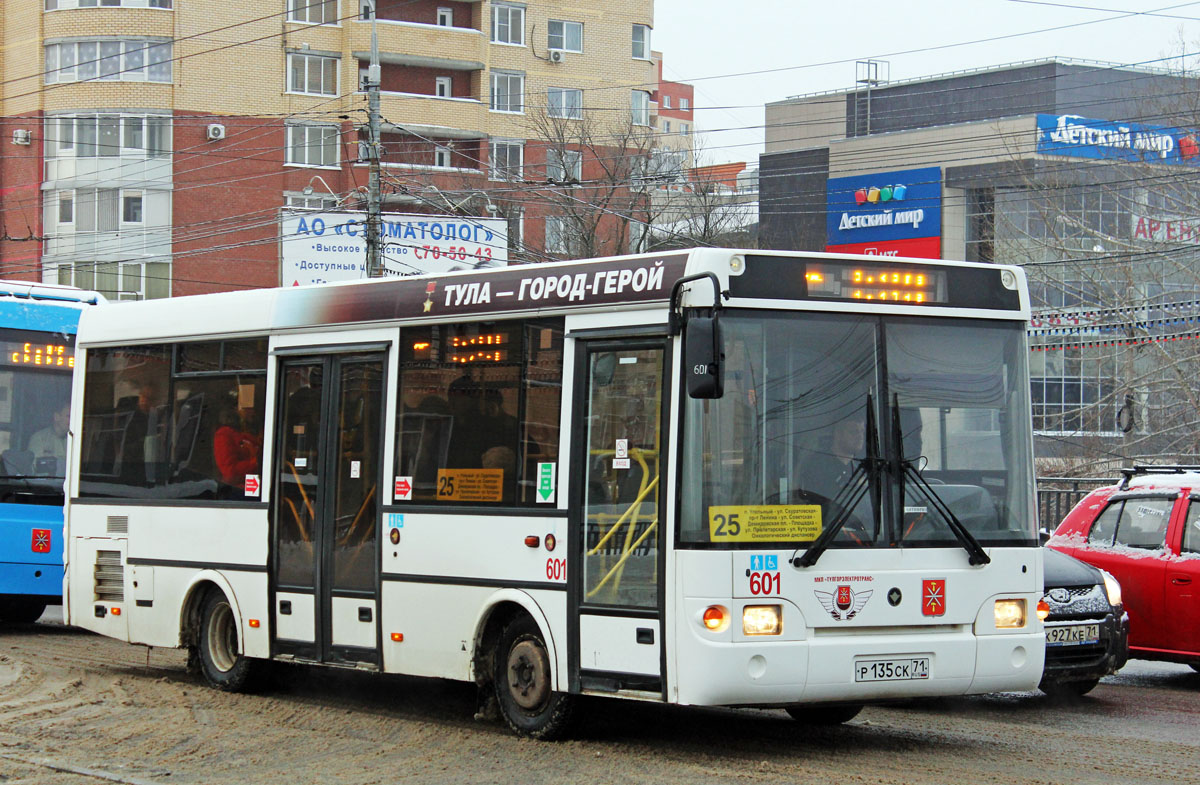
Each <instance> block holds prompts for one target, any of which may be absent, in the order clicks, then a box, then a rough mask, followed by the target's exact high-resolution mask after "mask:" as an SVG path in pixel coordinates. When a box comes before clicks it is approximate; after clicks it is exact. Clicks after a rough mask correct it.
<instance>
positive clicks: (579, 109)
mask: <svg viewBox="0 0 1200 785" xmlns="http://www.w3.org/2000/svg"><path fill="white" fill-rule="evenodd" d="M546 111H547V113H549V115H550V116H551V117H561V118H564V119H566V120H582V119H583V91H582V90H574V89H571V88H567V87H551V88H550V90H549V91H548V92H547V94H546Z"/></svg>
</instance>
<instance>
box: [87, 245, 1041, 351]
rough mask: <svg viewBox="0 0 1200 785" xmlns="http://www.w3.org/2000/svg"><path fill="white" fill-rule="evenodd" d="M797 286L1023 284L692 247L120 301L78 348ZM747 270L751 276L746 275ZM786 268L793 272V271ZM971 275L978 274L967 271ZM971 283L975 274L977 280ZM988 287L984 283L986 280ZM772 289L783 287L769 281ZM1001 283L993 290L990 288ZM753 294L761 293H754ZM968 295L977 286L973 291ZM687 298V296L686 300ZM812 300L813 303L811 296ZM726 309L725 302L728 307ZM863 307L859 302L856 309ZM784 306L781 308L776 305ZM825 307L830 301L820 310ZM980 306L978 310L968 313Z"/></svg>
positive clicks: (697, 300) (1009, 314)
mask: <svg viewBox="0 0 1200 785" xmlns="http://www.w3.org/2000/svg"><path fill="white" fill-rule="evenodd" d="M793 260H794V261H795V262H796V265H795V271H798V272H799V274H798V275H796V274H793V275H792V276H791V277H792V279H793V283H794V284H795V286H798V287H800V288H801V289H802V288H803V283H802V280H803V277H804V276H803V270H804V269H805V268H804V264H809V265H812V264H826V265H827V264H832V263H839V262H840V261H841V260H848V261H851V262H855V263H858V264H861V265H864V266H872V265H874V266H875V267H881V266H886V267H889V269H904V270H908V269H917V268H918V267H919V268H922V269H930V270H939V271H940V270H958V271H960V272H967V273H971V272H972V271H976V273H984V272H986V274H987V275H989V276H993V277H995V278H996V280H997V281H999V276H1000V274H1001V271H1004V270H1007V271H1011V272H1012V276H1011V280H1012V281H1015V282H1022V281H1023V280H1024V275H1023V272H1022V271H1021V270H1020V269H1019V268H1016V267H1005V266H1001V265H993V264H975V263H967V262H949V261H942V260H930V259H895V258H870V259H867V258H864V257H856V256H849V255H846V254H819V253H802V252H789V251H758V250H733V249H717V248H698V249H691V250H682V251H668V252H664V253H660V254H638V255H632V256H618V257H607V258H602V259H592V260H580V261H565V262H551V263H542V264H527V265H510V266H508V267H490V268H486V269H481V270H462V271H456V272H450V273H439V274H430V275H422V276H412V277H404V278H379V279H370V280H361V281H342V282H337V283H330V284H318V285H314V286H301V287H282V288H275V289H254V290H247V291H241V292H226V293H220V294H206V295H195V296H189V297H177V298H171V299H169V300H149V301H142V302H137V303H119V304H117V305H115V306H114V307H111V308H103V309H95V310H89V312H88V313H87V314H86V315H85V316H84V323H85V325H86V326H87V329H86V330H85V331H84V332H85V342H110V341H122V340H143V339H148V338H164V339H166V338H175V337H182V336H188V335H206V334H223V335H237V334H250V333H259V334H261V333H265V332H269V331H272V330H293V329H305V328H319V327H332V326H337V325H352V324H367V323H386V322H394V321H401V322H420V321H438V320H445V319H447V318H451V319H453V318H457V317H464V318H482V317H486V316H489V315H495V316H518V315H532V314H551V313H563V312H573V311H577V310H586V309H605V310H610V309H612V308H627V307H631V308H632V307H639V306H640V307H645V306H646V305H651V304H654V305H658V306H659V307H662V306H665V304H666V301H667V300H668V298H669V297H670V296H671V290H672V287H673V286H674V284H675V282H676V281H678V280H679V279H680V278H682V277H684V276H688V275H695V274H698V273H713V274H714V275H716V276H717V278H718V281H719V283H720V285H721V288H722V290H723V291H728V290H730V289H731V288H732V289H734V290H735V291H734V292H733V294H734V297H735V302H736V299H737V297H738V292H737V291H736V287H731V285H730V282H731V279H734V278H739V277H741V278H742V280H743V281H749V280H750V279H751V278H752V277H753V273H754V271H755V269H756V267H758V268H760V269H763V270H766V269H767V267H768V264H770V265H773V269H772V272H771V275H772V276H774V275H775V274H776V273H775V268H778V266H779V265H781V264H782V265H785V266H786V269H788V270H789V271H792V266H791V264H790V263H791V261H793ZM747 271H749V272H750V273H751V274H750V275H744V273H745V272H747ZM795 271H793V272H795ZM972 274H975V273H972ZM976 277H978V275H977V274H976ZM989 280H990V279H989ZM771 282H773V283H774V284H775V289H776V290H779V289H780V288H781V284H782V285H783V286H784V287H786V285H787V283H788V282H787V281H783V282H780V281H778V280H777V279H775V278H772V279H771ZM997 285H998V284H997ZM759 288H760V289H761V288H763V287H761V286H760V287H759ZM963 288H970V289H972V290H978V289H979V288H980V287H979V286H976V285H972V286H971V287H963ZM1008 288H1010V289H1013V291H1012V292H1011V297H1010V298H1009V304H1007V305H1005V306H1003V307H1002V308H998V310H1002V311H1004V312H1005V313H1004V314H1003V316H1004V317H1005V318H1015V319H1020V318H1025V319H1027V318H1028V303H1027V301H1025V300H1024V298H1020V297H1018V296H1017V291H1016V290H1017V289H1019V287H1018V286H1016V285H1014V286H1011V287H1008ZM712 297H713V294H712V289H711V287H709V286H707V285H704V286H696V287H694V291H693V293H692V296H691V297H688V298H687V300H688V302H687V304H689V305H695V306H697V307H708V306H710V305H711V304H712ZM750 297H753V299H755V301H756V302H762V301H764V300H765V299H775V300H777V301H786V300H794V299H800V296H794V295H793V294H791V293H789V294H777V293H775V292H771V293H769V294H768V295H767V297H766V298H764V296H762V295H750ZM693 298H694V299H693ZM811 299H813V300H817V299H819V298H811ZM725 304H729V303H725ZM860 305H861V304H860ZM886 305H887V306H889V307H895V308H896V310H897V312H900V313H905V312H917V311H920V312H929V311H930V306H932V305H936V304H933V303H930V304H927V305H925V306H915V307H914V306H911V304H910V307H909V308H908V309H907V310H906V309H905V308H904V305H905V304H903V303H898V304H893V303H887V304H886ZM776 307H785V306H776ZM821 307H825V308H828V303H827V302H826V303H823V304H821ZM971 307H976V308H979V307H982V306H971Z"/></svg>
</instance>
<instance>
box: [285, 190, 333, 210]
mask: <svg viewBox="0 0 1200 785" xmlns="http://www.w3.org/2000/svg"><path fill="white" fill-rule="evenodd" d="M283 204H284V207H286V208H287V209H288V210H333V209H335V208H336V207H337V199H336V198H335V197H334V196H333V195H332V194H302V193H301V194H284V195H283Z"/></svg>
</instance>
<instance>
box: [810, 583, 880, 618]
mask: <svg viewBox="0 0 1200 785" xmlns="http://www.w3.org/2000/svg"><path fill="white" fill-rule="evenodd" d="M813 594H815V595H817V601H818V602H820V603H821V607H822V608H824V609H825V610H827V611H829V615H830V616H832V617H833V618H834V621H843V620H847V619H853V618H854V617H855V616H857V615H858V612H859V611H861V610H862V609H863V606H864V605H866V604H867V600H869V599H871V594H872V592H871V591H869V590H868V591H857V592H856V591H854V589H851V588H850V587H849V586H838V587H837V590H836V591H835V592H827V591H814V592H813Z"/></svg>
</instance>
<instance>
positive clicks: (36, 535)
mask: <svg viewBox="0 0 1200 785" xmlns="http://www.w3.org/2000/svg"><path fill="white" fill-rule="evenodd" d="M31 533H32V535H33V536H32V538H31V541H30V544H29V550H31V551H33V552H34V553H49V552H50V530H49V529H33V530H32V532H31Z"/></svg>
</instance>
